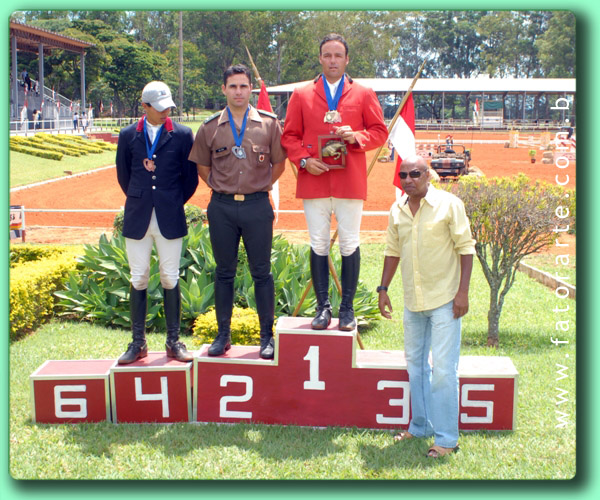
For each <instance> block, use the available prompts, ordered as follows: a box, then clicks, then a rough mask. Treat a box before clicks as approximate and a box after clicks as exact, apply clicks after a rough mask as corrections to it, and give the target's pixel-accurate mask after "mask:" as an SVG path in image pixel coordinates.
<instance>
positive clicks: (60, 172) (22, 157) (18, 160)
mask: <svg viewBox="0 0 600 500" xmlns="http://www.w3.org/2000/svg"><path fill="white" fill-rule="evenodd" d="M210 114H212V113H210V112H208V111H207V112H206V113H205V115H206V116H210ZM201 124H202V121H201V120H200V121H195V122H185V125H186V126H188V127H190V128H191V129H192V130H193V131H194V134H195V133H196V131H197V130H198V128H200V125H201ZM115 154H116V152H115V151H106V152H104V153H100V154H89V155H86V156H80V157H78V158H76V157H73V156H66V155H65V156H63V158H62V160H60V161H57V160H48V159H45V158H38V157H35V156H32V155H28V154H24V153H17V152H15V151H10V152H9V161H10V187H17V186H24V185H27V184H32V183H34V182H40V181H45V180H48V179H56V178H58V177H63V176H64V175H66V174H65V171H71V172H73V173H74V174H76V173H79V172H87V171H88V170H93V169H95V168H99V167H105V166H108V165H114V164H115Z"/></svg>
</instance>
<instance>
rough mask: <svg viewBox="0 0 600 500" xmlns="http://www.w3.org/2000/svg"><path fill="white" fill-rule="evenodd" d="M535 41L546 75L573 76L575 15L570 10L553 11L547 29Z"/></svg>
mask: <svg viewBox="0 0 600 500" xmlns="http://www.w3.org/2000/svg"><path fill="white" fill-rule="evenodd" d="M535 43H536V46H537V48H538V50H539V58H540V63H541V67H542V71H543V73H544V75H545V76H546V77H548V78H573V77H574V76H575V69H576V65H575V16H574V15H573V13H572V12H568V11H560V12H554V13H553V14H552V18H551V19H550V20H549V21H548V29H547V30H546V31H545V32H544V34H542V35H541V36H540V37H539V38H538V39H537V40H536V42H535Z"/></svg>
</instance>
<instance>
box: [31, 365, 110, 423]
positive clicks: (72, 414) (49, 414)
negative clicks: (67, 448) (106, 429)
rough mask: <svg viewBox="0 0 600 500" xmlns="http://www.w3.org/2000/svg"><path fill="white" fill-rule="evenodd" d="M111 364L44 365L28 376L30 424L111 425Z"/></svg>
mask: <svg viewBox="0 0 600 500" xmlns="http://www.w3.org/2000/svg"><path fill="white" fill-rule="evenodd" d="M113 364H114V360H112V359H109V360H81V361H72V360H70V361H46V362H45V363H44V364H43V365H42V366H40V367H39V368H38V369H37V370H36V371H35V372H33V373H32V374H31V375H30V376H29V380H30V384H31V408H32V421H33V422H34V423H47V424H64V423H82V422H102V421H107V420H108V421H110V394H109V387H108V380H109V372H110V367H111V366H112V365H113Z"/></svg>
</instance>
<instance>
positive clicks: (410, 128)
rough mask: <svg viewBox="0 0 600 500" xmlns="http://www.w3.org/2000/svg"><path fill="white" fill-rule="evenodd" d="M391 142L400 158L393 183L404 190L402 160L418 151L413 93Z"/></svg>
mask: <svg viewBox="0 0 600 500" xmlns="http://www.w3.org/2000/svg"><path fill="white" fill-rule="evenodd" d="M389 140H390V142H391V143H392V145H393V146H394V149H395V150H396V155H397V157H398V158H397V160H396V169H395V171H394V181H393V183H394V186H396V187H397V188H399V189H400V190H402V187H401V186H400V177H398V173H399V172H400V164H401V163H402V159H404V158H408V157H409V156H414V155H415V154H416V151H417V149H416V146H415V102H414V101H413V96H412V92H411V93H410V95H409V96H408V99H407V100H406V102H405V103H404V106H403V107H402V109H401V110H400V114H399V115H398V119H397V120H396V123H395V124H394V127H393V128H392V131H391V132H390V135H389Z"/></svg>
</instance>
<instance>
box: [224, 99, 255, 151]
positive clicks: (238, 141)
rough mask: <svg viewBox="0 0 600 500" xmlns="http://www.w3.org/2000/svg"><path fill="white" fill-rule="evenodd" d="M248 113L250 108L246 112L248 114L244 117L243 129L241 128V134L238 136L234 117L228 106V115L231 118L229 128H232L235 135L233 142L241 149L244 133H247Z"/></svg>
mask: <svg viewBox="0 0 600 500" xmlns="http://www.w3.org/2000/svg"><path fill="white" fill-rule="evenodd" d="M248 111H250V106H248V109H247V110H246V114H245V115H244V121H242V127H241V128H240V133H239V135H238V133H237V129H236V128H235V122H234V121H233V116H232V115H231V110H230V109H229V106H227V115H228V116H229V126H230V127H231V133H232V134H233V141H234V142H235V145H236V146H237V147H238V148H239V147H240V146H241V145H242V141H243V140H244V132H246V121H247V120H248Z"/></svg>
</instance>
